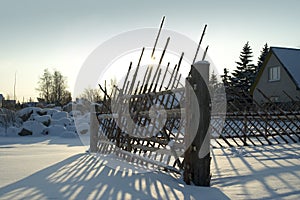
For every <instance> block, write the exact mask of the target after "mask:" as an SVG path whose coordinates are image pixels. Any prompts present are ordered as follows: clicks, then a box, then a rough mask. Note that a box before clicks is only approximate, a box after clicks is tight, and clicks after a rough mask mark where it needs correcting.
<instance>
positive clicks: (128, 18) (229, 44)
mask: <svg viewBox="0 0 300 200" xmlns="http://www.w3.org/2000/svg"><path fill="white" fill-rule="evenodd" d="M299 7H300V1H298V0H287V1H282V0H264V1H261V0H252V1H241V0H227V1H224V0H220V1H217V0H210V1H199V0H195V1H174V0H172V1H171V0H170V1H154V0H151V1H150V0H149V1H146V0H144V1H142V0H128V1H101V0H98V1H83V0H82V1H74V0H72V1H71V0H68V1H56V0H51V1H45V0H26V1H21V0H19V1H14V0H8V1H2V0H0V69H1V78H0V93H3V94H4V96H6V95H7V94H9V95H11V96H12V95H13V83H14V74H15V73H17V87H16V94H17V98H18V99H19V100H20V101H22V99H23V97H24V98H25V100H27V99H28V98H29V97H33V98H34V97H36V96H37V95H38V94H37V92H36V91H35V88H36V84H37V82H38V77H39V76H40V75H41V74H42V72H43V70H44V69H45V68H49V69H53V68H55V69H58V70H59V71H61V72H62V73H63V75H65V76H67V78H68V85H69V89H70V91H72V90H73V86H74V83H75V80H76V76H77V73H78V71H79V69H80V67H81V65H82V63H83V62H84V60H85V59H86V57H87V56H88V55H89V54H90V53H91V52H92V51H93V50H94V49H95V48H96V47H97V46H98V45H100V44H101V43H102V42H104V41H105V40H107V39H109V38H110V37H112V36H114V35H117V34H119V33H121V32H124V31H128V30H132V29H137V28H143V27H158V26H159V23H160V20H161V17H162V16H163V15H165V16H166V22H165V25H164V27H165V28H168V29H171V30H175V31H178V32H180V33H183V34H184V35H187V36H188V37H190V38H191V39H193V40H195V41H196V42H198V40H199V38H200V35H201V32H202V28H203V26H204V24H205V23H207V24H208V29H207V34H206V35H205V38H204V43H203V44H204V45H207V44H209V45H210V49H209V55H210V57H211V58H212V59H213V61H214V63H215V64H216V66H217V68H218V69H219V70H220V71H222V70H223V68H224V67H227V68H229V69H234V67H235V64H234V62H235V61H237V60H238V57H239V53H240V51H241V49H242V46H243V45H244V44H245V43H246V42H247V41H249V42H250V45H251V47H252V49H253V52H254V56H255V60H256V57H258V56H259V52H260V50H261V48H262V46H263V45H264V43H266V42H268V44H269V45H271V46H284V47H298V48H299V46H300V37H299V35H300V26H299V19H300V12H299ZM154 37H155V36H154Z"/></svg>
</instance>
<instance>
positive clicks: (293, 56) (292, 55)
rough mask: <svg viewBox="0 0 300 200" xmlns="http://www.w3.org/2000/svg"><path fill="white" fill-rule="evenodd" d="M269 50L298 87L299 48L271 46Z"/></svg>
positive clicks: (299, 81) (299, 71)
mask: <svg viewBox="0 0 300 200" xmlns="http://www.w3.org/2000/svg"><path fill="white" fill-rule="evenodd" d="M271 50H272V51H273V52H274V53H275V55H276V56H277V58H278V59H279V60H280V62H281V63H282V64H283V66H284V67H285V68H286V69H287V71H288V72H289V74H290V75H291V76H292V77H293V79H294V81H295V82H296V85H297V86H298V88H300V49H290V48H279V47H272V48H271Z"/></svg>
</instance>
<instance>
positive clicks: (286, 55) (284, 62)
mask: <svg viewBox="0 0 300 200" xmlns="http://www.w3.org/2000/svg"><path fill="white" fill-rule="evenodd" d="M258 89H259V90H261V91H262V92H263V93H264V94H265V95H266V96H267V97H268V98H269V100H271V101H273V102H291V101H300V49H292V48H282V47H271V48H270V51H269V53H268V54H267V56H266V59H265V61H264V63H263V65H262V67H261V69H260V71H259V72H258V75H257V77H256V80H255V82H254V84H253V86H252V88H251V91H250V92H251V94H252V95H253V99H254V100H256V101H257V102H258V103H266V102H268V99H267V98H265V97H264V96H263V95H262V94H261V93H260V92H259V90H258Z"/></svg>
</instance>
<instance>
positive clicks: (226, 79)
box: [221, 68, 231, 88]
mask: <svg viewBox="0 0 300 200" xmlns="http://www.w3.org/2000/svg"><path fill="white" fill-rule="evenodd" d="M221 78H222V81H223V84H224V87H225V88H228V87H230V86H231V82H230V79H231V76H230V75H229V70H228V69H227V68H224V74H223V75H221Z"/></svg>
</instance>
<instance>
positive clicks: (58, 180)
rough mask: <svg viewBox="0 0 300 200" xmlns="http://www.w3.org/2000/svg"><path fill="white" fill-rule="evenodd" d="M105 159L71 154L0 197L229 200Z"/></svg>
mask: <svg viewBox="0 0 300 200" xmlns="http://www.w3.org/2000/svg"><path fill="white" fill-rule="evenodd" d="M108 162H111V161H110V160H105V159H97V158H96V157H94V156H92V155H89V154H78V155H75V156H72V157H70V158H68V159H66V160H64V161H62V162H59V163H57V164H55V165H53V166H50V167H48V168H45V169H43V170H41V171H39V172H36V173H34V174H32V175H30V176H28V177H26V178H24V179H22V180H20V181H17V182H15V183H13V184H10V185H7V186H5V187H2V188H0V199H172V200H173V199H229V198H228V197H227V196H226V195H224V194H223V193H222V192H221V191H220V190H219V189H217V188H204V187H196V186H187V185H185V184H184V183H183V181H182V180H181V179H177V178H175V177H173V176H170V175H168V174H164V173H162V172H147V173H135V170H134V168H133V169H132V168H131V169H125V170H126V172H125V170H123V169H122V166H119V167H117V168H115V169H113V168H110V167H108V166H107V165H108V164H109V163H108ZM125 168H126V166H125Z"/></svg>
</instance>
